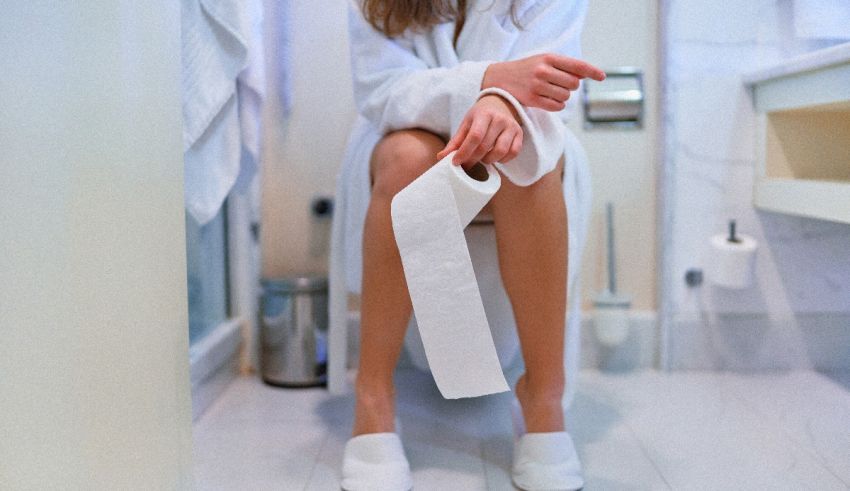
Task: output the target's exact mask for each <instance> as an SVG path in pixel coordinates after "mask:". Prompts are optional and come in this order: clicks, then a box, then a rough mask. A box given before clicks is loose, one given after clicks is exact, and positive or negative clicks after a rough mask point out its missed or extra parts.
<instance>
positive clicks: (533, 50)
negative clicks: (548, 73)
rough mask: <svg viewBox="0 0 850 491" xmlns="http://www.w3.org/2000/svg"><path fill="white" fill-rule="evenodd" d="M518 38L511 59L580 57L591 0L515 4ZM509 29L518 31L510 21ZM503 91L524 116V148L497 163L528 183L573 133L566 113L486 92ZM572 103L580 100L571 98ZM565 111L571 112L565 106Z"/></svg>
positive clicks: (547, 166)
mask: <svg viewBox="0 0 850 491" xmlns="http://www.w3.org/2000/svg"><path fill="white" fill-rule="evenodd" d="M515 8H516V13H517V18H518V20H519V25H520V26H522V28H521V29H518V36H517V38H516V41H515V42H514V44H513V47H512V48H511V53H510V56H509V57H508V59H509V60H517V59H521V58H526V57H528V56H532V55H536V54H541V53H558V54H561V55H564V56H570V57H573V58H578V57H580V56H581V30H582V26H583V25H584V18H585V14H586V12H587V0H520V1H518V2H517V4H516V7H515ZM507 22H508V23H507V24H505V25H504V27H505V28H506V29H516V26H514V25H513V23H512V22H511V20H510V19H507ZM491 93H492V94H499V95H501V96H502V97H504V98H505V99H507V100H508V101H509V102H510V103H511V104H512V105H513V106H514V107H515V108H516V110H517V112H518V114H519V115H520V118H521V119H522V128H523V137H524V138H523V147H522V150H521V151H520V153H519V155H517V157H516V158H515V159H514V160H512V161H510V162H508V163H507V164H499V163H497V164H496V167H497V168H498V169H499V171H501V172H502V174H504V175H505V177H507V178H508V179H509V180H510V181H511V182H513V183H514V184H517V185H520V186H527V185H530V184H532V183H534V182H536V181H537V180H538V179H540V178H541V177H542V176H543V175H544V174H546V173H548V172H550V171H552V170H554V169H555V167H556V166H557V164H558V160H559V159H560V158H561V156H563V155H564V142H565V140H566V136H565V135H564V132H566V131H569V130H568V129H567V128H566V126H565V125H564V123H563V119H562V115H561V113H555V112H549V111H546V110H543V109H540V108H535V107H525V106H523V105H521V104H520V103H519V101H517V99H516V98H515V97H514V96H513V95H511V94H510V93H508V92H507V91H505V90H502V89H499V88H488V89H485V90H483V91H482V92H481V95H485V94H491ZM570 104H575V102H574V101H570ZM565 111H566V110H565Z"/></svg>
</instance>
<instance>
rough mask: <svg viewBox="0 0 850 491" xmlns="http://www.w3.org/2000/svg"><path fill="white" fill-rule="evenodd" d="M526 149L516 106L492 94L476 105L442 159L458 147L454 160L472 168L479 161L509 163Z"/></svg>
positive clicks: (442, 152) (445, 149)
mask: <svg viewBox="0 0 850 491" xmlns="http://www.w3.org/2000/svg"><path fill="white" fill-rule="evenodd" d="M521 149H522V128H521V127H520V125H519V115H518V114H517V112H516V110H515V109H514V107H513V106H512V105H511V104H510V103H509V102H508V101H506V100H505V99H503V98H502V97H501V96H498V95H495V94H488V95H485V96H484V97H482V98H480V99H478V101H477V102H476V103H475V104H474V105H473V106H472V108H471V109H470V110H469V112H467V113H466V116H465V117H464V118H463V121H462V122H461V124H460V128H458V130H457V133H455V135H454V136H453V137H452V139H451V140H449V142H448V144H446V147H445V148H444V149H443V150H441V151H440V153H438V154H437V158H438V159H442V158H443V157H445V156H446V155H448V154H449V153H451V152H453V151H455V150H457V153H455V155H454V158H452V163H454V164H455V165H463V166H464V167H466V168H468V167H471V166H473V165H475V164H477V163H478V162H484V163H485V164H492V163H494V162H500V163H505V162H509V161H511V160H512V159H514V158H515V157H516V156H517V155H518V154H519V151H520V150H521Z"/></svg>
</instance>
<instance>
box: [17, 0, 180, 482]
mask: <svg viewBox="0 0 850 491" xmlns="http://www.w3.org/2000/svg"><path fill="white" fill-rule="evenodd" d="M179 15H180V12H179V5H178V4H176V3H173V2H154V3H150V2H145V3H144V4H142V3H139V2H133V1H125V0H122V1H115V0H112V1H90V2H52V1H50V2H49V1H44V0H33V1H29V2H7V3H4V8H3V15H2V16H0V33H1V34H2V36H0V38H2V48H0V73H2V74H3V75H2V77H0V115H2V116H0V277H2V281H0V401H2V402H0V435H2V437H0V442H2V443H0V489H16V490H17V489H186V488H188V487H189V484H190V482H189V481H190V480H189V476H190V465H189V459H190V452H191V434H190V431H191V426H190V398H189V376H188V325H187V324H188V322H187V313H186V265H185V245H184V221H183V191H182V187H183V172H182V151H181V120H180V98H179V81H180V78H179V70H180V45H179V42H180V23H179Z"/></svg>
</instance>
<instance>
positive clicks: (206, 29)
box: [181, 0, 264, 224]
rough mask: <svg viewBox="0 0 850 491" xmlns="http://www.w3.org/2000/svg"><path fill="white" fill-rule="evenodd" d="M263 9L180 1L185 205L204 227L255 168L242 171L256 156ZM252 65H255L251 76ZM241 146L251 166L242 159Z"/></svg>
mask: <svg viewBox="0 0 850 491" xmlns="http://www.w3.org/2000/svg"><path fill="white" fill-rule="evenodd" d="M261 5H262V4H261V2H260V0H248V1H242V2H240V1H236V0H182V2H181V35H182V39H181V42H182V43H181V44H182V46H181V50H182V51H181V55H182V64H183V74H182V84H181V85H182V86H181V89H182V93H183V150H184V152H185V153H184V165H185V189H186V190H185V199H186V208H187V211H188V212H189V213H191V214H192V215H193V216H194V218H195V219H196V220H197V221H198V222H199V223H201V224H205V223H207V222H208V221H210V220H212V218H213V217H215V215H216V214H217V213H218V210H219V209H220V208H221V205H222V203H223V202H224V200H225V198H226V197H227V195H228V193H229V192H230V190H231V189H232V188H233V186H234V184H235V183H236V182H237V179H238V178H239V176H240V173H242V172H244V174H246V175H249V174H252V173H253V167H255V166H256V165H255V164H253V167H252V165H247V166H246V165H243V164H244V163H245V162H248V164H252V163H253V162H256V158H258V156H259V137H260V130H259V107H260V103H261V102H262V94H263V82H262V80H263V79H264V72H263V69H262V63H261V60H262V58H263V57H262V51H261V50H262V31H261V23H262V6H261ZM252 63H253V64H255V65H257V66H251V67H250V70H248V68H249V66H250V65H251V64H252ZM240 77H241V80H240ZM243 107H244V109H243ZM243 144H246V145H247V146H248V153H249V155H251V156H252V159H245V158H243V155H242V152H241V147H242V145H243ZM244 180H245V181H246V182H247V181H249V179H247V178H246V179H244Z"/></svg>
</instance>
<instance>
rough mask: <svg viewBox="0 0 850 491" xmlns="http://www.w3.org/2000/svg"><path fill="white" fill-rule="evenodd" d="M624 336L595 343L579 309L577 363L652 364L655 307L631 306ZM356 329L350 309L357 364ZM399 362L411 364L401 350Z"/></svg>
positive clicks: (351, 354)
mask: <svg viewBox="0 0 850 491" xmlns="http://www.w3.org/2000/svg"><path fill="white" fill-rule="evenodd" d="M630 324H631V326H630V332H629V335H628V337H627V338H626V340H625V341H623V343H622V344H620V345H619V346H617V347H615V348H608V347H605V346H602V345H600V344H599V342H598V341H597V340H596V335H595V334H594V332H593V313H592V312H584V313H582V321H581V330H582V334H581V367H582V368H598V369H600V370H609V371H628V370H636V369H643V368H655V367H656V359H657V349H658V316H657V314H656V313H655V311H649V310H634V311H632V313H631V323H630ZM359 333H360V313H359V312H358V311H350V312H349V316H348V362H349V363H348V366H349V368H351V367H355V366H357V356H358V349H357V348H358V344H357V339H358V337H359ZM399 366H401V367H412V366H413V364H412V363H411V362H410V360H409V359H408V357H407V353H406V352H404V351H402V356H401V359H400V360H399Z"/></svg>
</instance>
